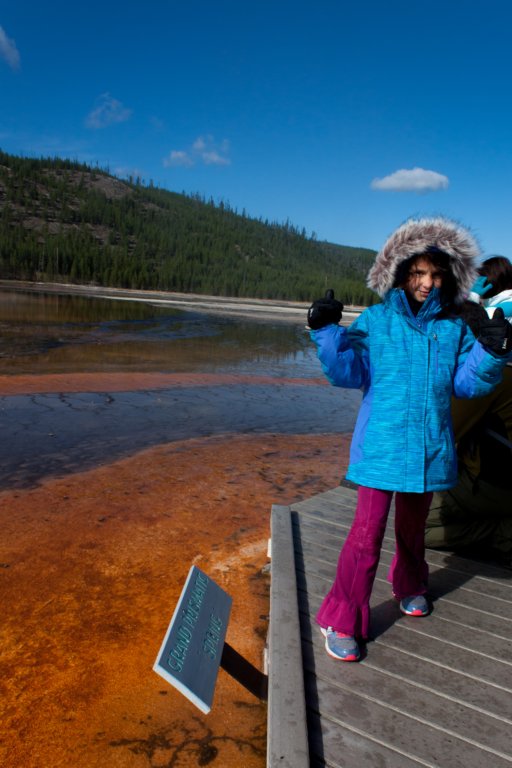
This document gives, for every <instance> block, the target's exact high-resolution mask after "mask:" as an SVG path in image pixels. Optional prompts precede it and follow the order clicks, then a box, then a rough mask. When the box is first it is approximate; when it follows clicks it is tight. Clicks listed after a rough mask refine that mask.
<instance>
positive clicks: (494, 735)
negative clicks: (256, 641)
mask: <svg viewBox="0 0 512 768" xmlns="http://www.w3.org/2000/svg"><path fill="white" fill-rule="evenodd" d="M356 498H357V495H356V492H355V491H354V490H353V489H351V488H344V487H340V488H335V489H332V490H330V491H327V492H326V493H322V494H319V495H318V496H316V497H313V498H311V499H308V500H306V501H304V502H299V503H297V504H292V505H291V506H290V512H289V514H290V536H292V538H293V557H292V561H293V563H292V567H293V569H294V577H293V581H294V588H295V589H296V590H297V596H298V598H297V599H298V605H299V619H300V633H301V645H302V656H301V664H302V675H303V686H304V690H305V697H306V698H305V701H306V714H307V728H308V743H309V750H310V760H311V765H312V766H330V767H331V768H366V766H368V767H369V768H387V766H389V768H417V767H418V766H425V767H426V768H481V766H482V765H491V766H492V767H493V768H512V744H511V739H510V736H509V734H510V726H511V725H512V696H511V694H512V572H510V571H506V570H504V569H502V568H500V567H498V566H496V565H494V564H490V563H477V562H474V561H471V560H468V559H466V558H461V557H458V556H456V555H453V554H451V553H449V552H446V553H445V552H436V551H433V550H428V551H427V560H428V562H429V567H430V585H429V586H430V594H431V596H432V599H433V612H432V614H431V615H430V616H428V617H425V618H421V619H415V618H411V617H405V616H402V615H401V613H400V611H399V609H398V603H397V601H396V600H395V599H394V598H393V597H392V595H391V591H390V590H391V587H390V584H389V583H388V582H387V579H386V576H387V572H388V569H389V565H390V562H391V559H392V556H393V550H394V534H393V515H392V514H391V515H390V520H389V523H388V528H387V531H386V536H385V539H384V545H383V550H382V556H381V562H380V564H379V569H378V572H377V578H376V581H375V585H374V590H373V593H372V601H371V605H372V622H371V625H372V633H373V635H374V639H373V640H372V641H371V642H369V643H368V645H367V648H363V657H362V660H361V662H359V663H358V664H343V663H337V662H335V661H334V660H333V659H331V658H330V657H328V656H327V654H326V653H325V649H324V639H323V637H322V635H321V633H320V631H319V629H318V627H317V625H316V623H315V618H314V617H315V614H316V612H317V611H318V608H319V606H320V603H321V601H322V599H323V597H324V595H325V594H326V592H327V590H328V589H329V587H330V585H331V583H332V579H333V578H334V575H335V570H336V563H337V560H338V555H339V551H340V547H341V545H342V542H343V540H344V538H345V537H346V535H347V533H348V530H349V528H350V525H351V521H352V517H353V512H354V508H355V503H356ZM271 623H272V621H271ZM271 728H272V725H271V723H270V721H269V729H271Z"/></svg>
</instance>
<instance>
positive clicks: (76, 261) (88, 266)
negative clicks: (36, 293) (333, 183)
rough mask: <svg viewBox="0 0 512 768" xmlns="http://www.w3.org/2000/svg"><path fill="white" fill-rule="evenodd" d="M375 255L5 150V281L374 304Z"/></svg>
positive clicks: (1, 157)
mask: <svg viewBox="0 0 512 768" xmlns="http://www.w3.org/2000/svg"><path fill="white" fill-rule="evenodd" d="M373 258H374V252H373V251H370V250H368V249H364V248H350V247H345V246H340V245H334V244H331V243H326V242H319V241H317V240H316V239H315V237H314V236H312V237H308V236H307V234H306V232H305V231H304V230H302V231H300V230H299V229H297V228H296V227H294V226H292V225H290V224H289V223H285V224H278V223H275V222H268V221H262V220H261V219H254V218H250V217H248V216H246V215H245V214H239V213H238V212H236V211H234V210H233V209H232V208H231V207H230V206H229V205H228V204H226V203H222V202H221V203H218V204H215V203H214V202H213V201H205V200H203V199H200V198H199V197H190V196H187V195H184V194H176V193H174V192H169V191H167V190H163V189H159V188H157V187H154V186H153V185H152V184H151V183H150V184H149V185H146V184H143V183H141V182H140V181H139V180H131V181H130V182H128V181H121V180H120V179H118V178H116V177H114V176H111V175H109V174H108V173H106V172H104V171H101V170H99V169H97V168H91V167H88V166H86V165H83V164H80V163H78V162H72V161H68V160H59V159H32V158H21V157H14V156H12V155H8V154H6V153H3V152H1V151H0V278H2V279H18V280H38V281H52V282H71V283H81V284H95V285H102V286H116V287H122V288H139V289H150V290H151V289H155V290H168V291H180V292H185V293H187V292H194V293H203V294H212V295H218V296H242V297H257V298H268V299H291V300H299V301H308V300H310V299H313V298H316V297H318V296H319V295H323V293H324V291H325V289H326V288H327V287H329V288H330V287H333V288H334V289H335V292H336V296H337V297H339V298H340V299H341V300H342V301H344V302H345V303H347V304H370V303H372V302H374V301H375V300H376V296H375V294H373V293H372V292H371V291H369V290H368V289H367V288H366V286H365V277H366V273H367V272H368V269H369V266H370V264H371V263H372V261H373Z"/></svg>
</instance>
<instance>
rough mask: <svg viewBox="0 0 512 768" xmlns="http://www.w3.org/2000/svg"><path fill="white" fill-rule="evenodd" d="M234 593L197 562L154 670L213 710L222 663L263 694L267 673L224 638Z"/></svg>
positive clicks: (206, 709) (203, 708) (202, 707)
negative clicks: (197, 564) (227, 589)
mask: <svg viewBox="0 0 512 768" xmlns="http://www.w3.org/2000/svg"><path fill="white" fill-rule="evenodd" d="M231 603H232V600H231V597H230V596H229V595H228V594H227V593H226V592H224V590H223V589H222V588H221V587H219V585H218V584H216V583H215V582H214V581H213V580H212V579H210V578H209V577H208V576H207V575H206V574H205V573H203V571H201V570H200V569H199V568H197V567H196V566H195V565H193V566H192V567H191V569H190V571H189V574H188V577H187V580H186V582H185V586H184V587H183V590H182V593H181V596H180V599H179V601H178V605H177V606H176V609H175V611H174V614H173V617H172V619H171V623H170V624H169V627H168V629H167V632H166V635H165V637H164V640H163V642H162V645H161V647H160V651H159V652H158V656H157V659H156V661H155V664H154V666H153V669H154V671H155V672H156V673H157V674H158V675H160V676H161V677H163V678H164V679H165V680H167V682H168V683H170V684H171V685H173V686H174V687H175V688H177V689H178V690H179V691H180V692H181V693H182V694H183V695H184V696H186V697H187V698H188V699H190V701H191V702H192V703H193V704H195V706H196V707H198V708H199V709H200V710H201V712H204V713H205V714H208V712H209V711H210V710H211V707H212V701H213V694H214V690H215V683H216V681H217V674H218V671H219V666H222V667H223V668H224V669H225V670H226V672H228V673H229V674H230V675H232V676H233V677H234V678H235V679H236V680H238V682H239V683H241V684H242V685H244V686H245V687H246V688H247V689H248V690H249V691H250V692H251V693H254V695H255V696H258V697H259V698H261V699H266V697H267V677H266V676H265V675H263V674H262V673H261V672H259V671H258V670H257V669H256V668H255V667H253V666H252V664H250V663H249V662H248V661H246V660H245V659H244V658H243V657H242V656H240V655H239V654H238V653H237V652H236V651H235V650H234V649H233V648H231V646H229V645H228V643H226V642H225V636H226V630H227V626H228V621H229V614H230V611H231Z"/></svg>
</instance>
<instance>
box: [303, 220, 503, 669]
mask: <svg viewBox="0 0 512 768" xmlns="http://www.w3.org/2000/svg"><path fill="white" fill-rule="evenodd" d="M479 256H480V250H479V247H478V244H477V242H476V240H475V239H474V238H473V236H472V235H471V233H470V232H469V230H467V229H466V228H465V227H462V226H461V225H459V224H457V223H456V222H453V221H450V220H448V219H445V218H441V217H438V218H433V219H410V220H408V221H406V222H405V223H404V224H403V225H402V226H401V227H399V228H398V229H397V230H396V231H395V232H394V233H393V234H392V235H391V236H390V238H389V239H388V240H387V242H386V243H385V245H384V246H383V248H382V250H381V251H380V252H379V253H378V254H377V257H376V260H375V263H374V265H373V267H372V268H371V270H370V272H369V274H368V286H369V287H370V288H372V289H373V290H375V291H376V292H377V293H378V294H379V295H380V297H381V299H382V302H381V303H379V304H376V305H374V306H371V307H368V308H367V309H366V310H364V311H363V312H362V313H361V315H360V316H359V317H358V318H357V319H356V320H355V321H354V322H353V323H352V325H351V326H350V327H349V328H348V329H347V328H344V327H342V326H340V325H339V321H340V320H341V315H342V310H343V305H342V304H341V302H339V301H336V300H335V298H334V295H333V293H332V291H328V292H327V294H326V296H325V298H323V299H318V300H317V301H315V302H313V304H312V305H311V307H310V308H309V310H308V326H309V328H310V329H311V338H312V339H313V341H314V342H315V344H316V346H317V352H318V357H319V359H320V361H321V363H322V367H323V370H324V373H325V374H326V376H327V377H328V379H329V380H330V381H331V383H332V384H333V385H335V386H339V387H351V388H360V389H361V390H362V392H363V398H362V403H361V407H360V410H359V413H358V417H357V420H356V425H355V429H354V433H353V437H352V443H351V449H350V461H349V467H348V471H347V474H346V478H347V479H348V480H351V481H352V482H354V483H356V484H357V485H358V486H359V488H358V500H357V506H356V511H355V517H354V521H353V523H352V526H351V529H350V532H349V534H348V536H347V539H346V541H345V544H344V546H343V548H342V550H341V553H340V556H339V560H338V566H337V571H336V577H335V580H334V583H333V585H332V587H331V589H330V591H329V593H328V594H327V596H326V597H325V599H324V600H323V602H322V605H321V607H320V610H319V612H318V614H317V622H318V624H319V625H320V627H321V629H322V632H323V634H324V635H325V647H326V651H327V653H328V654H329V655H330V656H332V657H333V658H335V659H339V660H342V661H357V660H358V659H359V658H360V647H359V641H360V640H364V639H367V637H368V629H369V620H370V608H369V601H370V594H371V590H372V586H373V582H374V579H375V574H376V570H377V566H378V562H379V557H380V549H381V545H382V540H383V536H384V530H385V526H386V522H387V517H388V513H389V509H390V505H391V501H392V497H393V494H395V538H396V553H395V555H394V558H393V561H392V564H391V568H390V572H389V577H388V578H389V580H390V581H391V583H392V588H393V594H394V596H395V597H396V598H397V599H398V601H399V605H400V610H401V611H402V612H403V613H404V614H407V615H410V616H426V615H427V614H428V613H429V611H430V606H429V603H428V601H427V598H426V593H427V580H428V568H427V564H426V562H425V543H424V528H425V520H426V517H427V514H428V510H429V506H430V502H431V499H432V494H433V492H434V491H442V490H445V489H447V488H450V487H452V486H454V485H455V484H456V482H457V462H456V453H455V445H454V438H453V429H452V423H451V414H450V401H451V397H452V394H453V395H455V396H456V397H464V398H469V397H479V396H481V395H486V394H488V393H489V392H490V391H492V389H493V388H494V387H495V386H496V384H497V383H498V382H499V381H500V380H501V375H502V369H503V367H504V366H505V365H506V363H507V360H509V359H511V358H512V326H511V325H510V324H509V323H507V322H506V321H505V319H504V317H503V313H502V311H501V310H497V312H496V314H495V315H494V316H493V318H488V319H487V320H486V321H485V324H484V327H483V329H482V331H481V334H480V336H479V339H478V340H475V337H474V335H473V334H472V332H471V330H470V328H469V326H468V325H466V323H465V322H464V320H463V319H462V317H461V316H460V313H459V311H458V307H459V306H460V305H461V303H462V301H463V299H464V297H465V296H466V295H467V293H468V291H469V289H470V287H471V286H472V285H473V283H474V281H475V277H476V262H477V259H478V257H479Z"/></svg>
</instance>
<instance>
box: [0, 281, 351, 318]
mask: <svg viewBox="0 0 512 768" xmlns="http://www.w3.org/2000/svg"><path fill="white" fill-rule="evenodd" d="M2 289H4V290H12V291H31V292H34V293H36V292H46V293H57V294H61V295H67V296H73V295H74V296H87V297H91V298H94V297H96V298H102V299H111V300H114V301H138V302H143V303H146V304H151V305H154V306H167V307H175V308H176V309H182V310H185V311H187V310H188V311H194V312H204V313H206V314H220V315H239V316H244V317H252V318H262V319H268V318H272V319H274V320H277V319H279V320H290V319H295V318H299V317H300V318H302V319H304V320H305V317H306V312H307V310H308V307H309V306H310V304H311V302H301V301H284V300H283V301H280V302H276V301H274V300H272V299H248V298H238V297H231V296H210V295H206V294H198V293H176V292H172V291H147V290H138V289H133V288H108V287H104V286H94V285H72V284H70V283H43V282H30V281H25V280H0V290H2ZM363 309H365V307H353V306H347V307H346V308H345V309H344V310H343V319H344V320H347V321H349V322H352V320H353V319H354V318H355V317H357V316H358V315H359V314H360V313H361V312H362V310H363ZM343 324H344V325H345V323H343Z"/></svg>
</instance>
